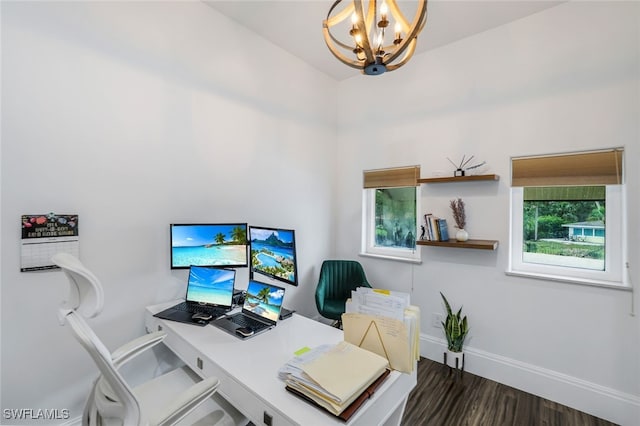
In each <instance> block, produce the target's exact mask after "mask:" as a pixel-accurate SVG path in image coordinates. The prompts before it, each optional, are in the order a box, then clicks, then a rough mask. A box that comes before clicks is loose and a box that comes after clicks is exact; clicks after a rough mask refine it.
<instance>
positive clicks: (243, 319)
mask: <svg viewBox="0 0 640 426" xmlns="http://www.w3.org/2000/svg"><path fill="white" fill-rule="evenodd" d="M231 321H232V322H233V323H234V324H238V325H239V326H241V327H249V328H251V329H253V330H259V329H261V328H264V327H266V326H267V324H265V323H263V322H260V321H257V320H254V319H253V318H250V317H248V316H246V315H242V314H241V315H234V316H232V317H231Z"/></svg>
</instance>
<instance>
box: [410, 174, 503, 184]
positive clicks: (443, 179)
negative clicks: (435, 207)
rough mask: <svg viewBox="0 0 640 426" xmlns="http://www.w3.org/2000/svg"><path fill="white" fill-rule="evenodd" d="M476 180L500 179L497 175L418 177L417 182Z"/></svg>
mask: <svg viewBox="0 0 640 426" xmlns="http://www.w3.org/2000/svg"><path fill="white" fill-rule="evenodd" d="M478 180H493V181H495V180H500V176H498V175H472V176H456V177H454V176H451V177H434V178H423V179H418V183H443V182H470V181H478Z"/></svg>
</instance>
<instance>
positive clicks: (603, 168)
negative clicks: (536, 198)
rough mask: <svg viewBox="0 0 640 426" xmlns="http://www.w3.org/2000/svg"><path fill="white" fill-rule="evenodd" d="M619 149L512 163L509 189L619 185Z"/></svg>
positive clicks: (522, 159)
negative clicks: (511, 187) (519, 187)
mask: <svg viewBox="0 0 640 426" xmlns="http://www.w3.org/2000/svg"><path fill="white" fill-rule="evenodd" d="M623 152H624V150H623V149H622V148H615V149H609V150H604V151H592V152H579V153H572V154H559V155H546V156H537V157H516V158H512V159H511V186H554V185H619V184H621V183H622V153H623Z"/></svg>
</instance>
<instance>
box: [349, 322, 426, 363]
mask: <svg viewBox="0 0 640 426" xmlns="http://www.w3.org/2000/svg"><path fill="white" fill-rule="evenodd" d="M342 328H343V329H344V340H346V341H347V342H349V343H353V344H354V345H357V346H360V347H361V348H363V349H366V350H368V351H371V352H374V353H376V354H378V355H380V356H383V357H385V358H387V359H388V360H389V366H390V367H391V368H392V369H393V370H398V371H400V372H403V373H411V372H412V371H413V368H414V360H413V357H412V353H411V351H412V348H411V341H410V340H409V334H408V331H407V326H406V325H405V324H404V322H402V321H400V320H397V319H394V318H389V317H383V316H377V315H367V314H356V313H345V314H342Z"/></svg>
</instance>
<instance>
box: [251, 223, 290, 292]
mask: <svg viewBox="0 0 640 426" xmlns="http://www.w3.org/2000/svg"><path fill="white" fill-rule="evenodd" d="M249 246H250V250H251V273H252V275H253V273H254V272H257V273H259V274H262V275H266V276H268V277H270V278H274V279H276V280H279V281H282V282H285V283H288V284H291V285H298V272H297V260H296V239H295V231H294V230H293V229H281V228H267V227H262V226H249Z"/></svg>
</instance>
